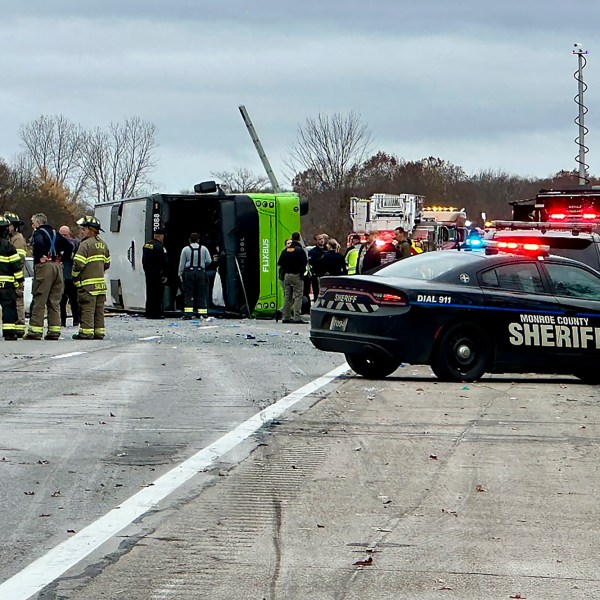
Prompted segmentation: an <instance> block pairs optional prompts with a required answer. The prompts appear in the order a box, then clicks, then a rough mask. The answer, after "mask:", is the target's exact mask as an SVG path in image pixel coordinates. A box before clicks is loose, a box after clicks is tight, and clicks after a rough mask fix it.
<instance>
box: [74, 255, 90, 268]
mask: <svg viewBox="0 0 600 600" xmlns="http://www.w3.org/2000/svg"><path fill="white" fill-rule="evenodd" d="M87 261H88V259H87V258H86V257H85V256H83V255H82V254H76V255H75V256H74V257H73V262H80V263H81V264H83V265H85V264H87Z"/></svg>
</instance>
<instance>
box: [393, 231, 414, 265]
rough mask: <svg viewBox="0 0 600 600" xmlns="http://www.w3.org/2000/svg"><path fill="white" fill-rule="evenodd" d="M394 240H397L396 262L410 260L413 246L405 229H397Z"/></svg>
mask: <svg viewBox="0 0 600 600" xmlns="http://www.w3.org/2000/svg"><path fill="white" fill-rule="evenodd" d="M394 239H395V240H396V260H402V259H404V258H410V257H411V256H412V250H411V246H412V244H411V243H410V240H409V239H408V236H407V235H406V231H405V229H404V227H396V229H394Z"/></svg>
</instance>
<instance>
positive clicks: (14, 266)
mask: <svg viewBox="0 0 600 600" xmlns="http://www.w3.org/2000/svg"><path fill="white" fill-rule="evenodd" d="M9 225H10V221H9V220H8V219H6V218H5V217H3V216H0V306H2V335H3V336H4V339H5V340H7V341H8V340H16V339H17V329H16V328H17V294H16V290H17V287H21V286H22V285H23V267H22V265H21V257H20V256H19V254H18V253H17V250H16V248H15V247H14V246H13V245H12V244H11V243H10V242H9V241H8V239H7V238H8V227H9Z"/></svg>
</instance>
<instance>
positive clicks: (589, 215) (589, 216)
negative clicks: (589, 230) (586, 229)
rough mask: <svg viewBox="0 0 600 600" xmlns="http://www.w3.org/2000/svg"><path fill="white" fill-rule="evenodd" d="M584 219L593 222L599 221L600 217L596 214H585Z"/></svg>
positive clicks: (582, 216)
mask: <svg viewBox="0 0 600 600" xmlns="http://www.w3.org/2000/svg"><path fill="white" fill-rule="evenodd" d="M581 218H582V219H586V220H590V221H591V220H593V219H598V218H600V215H597V214H596V213H583V214H582V215H581Z"/></svg>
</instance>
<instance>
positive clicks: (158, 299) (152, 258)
mask: <svg viewBox="0 0 600 600" xmlns="http://www.w3.org/2000/svg"><path fill="white" fill-rule="evenodd" d="M164 239H165V232H164V230H163V229H157V230H156V231H155V232H154V234H153V236H152V239H151V240H148V241H147V242H146V243H145V244H144V248H143V250H142V266H143V267H144V275H145V276H146V319H163V318H164V314H163V309H164V307H163V302H164V296H165V283H166V282H167V267H168V259H167V251H166V250H165V247H164V245H163V242H164Z"/></svg>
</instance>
